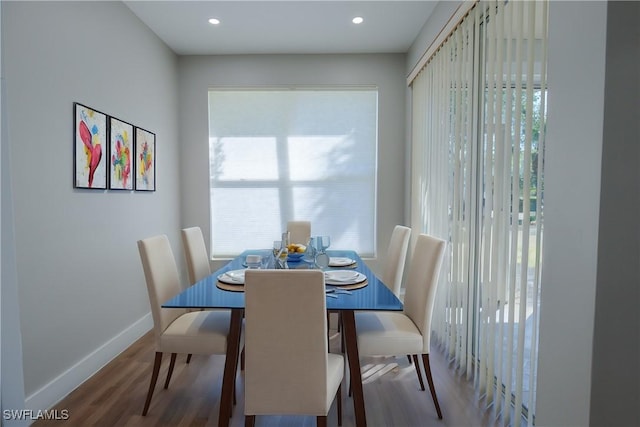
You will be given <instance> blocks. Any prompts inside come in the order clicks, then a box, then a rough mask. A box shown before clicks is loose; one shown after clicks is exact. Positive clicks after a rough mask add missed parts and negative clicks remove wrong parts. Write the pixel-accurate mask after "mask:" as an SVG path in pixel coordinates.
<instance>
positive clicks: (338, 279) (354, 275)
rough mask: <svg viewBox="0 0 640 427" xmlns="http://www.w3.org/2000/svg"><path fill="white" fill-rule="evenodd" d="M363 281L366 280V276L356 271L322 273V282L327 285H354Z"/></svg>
mask: <svg viewBox="0 0 640 427" xmlns="http://www.w3.org/2000/svg"><path fill="white" fill-rule="evenodd" d="M365 280H367V276H365V275H364V274H362V273H359V272H357V271H349V270H328V271H325V273H324V282H325V283H326V284H327V285H336V286H340V285H343V286H344V285H354V284H356V283H360V282H364V281H365Z"/></svg>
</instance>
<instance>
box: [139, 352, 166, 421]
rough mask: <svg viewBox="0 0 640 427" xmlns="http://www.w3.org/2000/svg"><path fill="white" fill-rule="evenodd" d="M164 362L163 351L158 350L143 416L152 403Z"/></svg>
mask: <svg viewBox="0 0 640 427" xmlns="http://www.w3.org/2000/svg"><path fill="white" fill-rule="evenodd" d="M161 362H162V353H161V352H159V351H156V358H155V360H154V362H153V373H152V374H151V382H150V383H149V391H148V392H147V400H146V401H145V402H144V409H143V410H142V416H143V417H144V416H145V415H147V412H148V411H149V405H150V404H151V396H153V389H154V388H155V387H156V381H157V380H158V373H159V372H160V363H161Z"/></svg>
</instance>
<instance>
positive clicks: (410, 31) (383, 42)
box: [124, 0, 437, 55]
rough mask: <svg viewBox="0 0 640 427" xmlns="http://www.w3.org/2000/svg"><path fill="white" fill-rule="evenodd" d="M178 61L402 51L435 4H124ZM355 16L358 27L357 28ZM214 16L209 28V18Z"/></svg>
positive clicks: (417, 0)
mask: <svg viewBox="0 0 640 427" xmlns="http://www.w3.org/2000/svg"><path fill="white" fill-rule="evenodd" d="M124 3H125V4H126V5H127V6H128V7H129V9H131V11H132V12H133V13H134V14H135V15H137V16H138V18H139V19H140V20H141V21H142V22H144V23H145V24H146V25H147V26H148V27H149V28H151V30H152V31H153V32H154V33H156V34H157V35H158V37H160V38H161V39H162V40H163V41H164V42H165V43H166V44H167V45H168V46H169V47H170V48H171V49H172V50H173V51H174V52H175V53H176V54H178V55H223V54H301V53H313V54H321V53H322V54H326V53H396V52H402V53H404V52H407V51H408V49H409V47H410V46H411V43H412V42H413V41H414V40H415V38H416V36H417V35H418V33H419V32H420V30H421V29H422V26H423V25H424V23H425V22H426V20H427V19H428V18H429V16H430V14H431V12H432V11H433V8H434V7H435V5H436V4H437V1H435V0H413V1H402V0H397V1H330V0H322V1H310V0H308V1H269V0H262V1H244V0H236V1H212V0H206V1H205V0H201V1H184V0H182V1H178V0H174V1H166V0H161V1H142V0H137V1H124ZM355 16H361V17H363V18H364V22H363V23H362V24H359V25H355V24H353V23H352V22H351V20H352V18H354V17H355ZM212 17H215V18H218V19H219V20H220V21H221V23H220V24H219V25H211V24H209V23H208V22H207V21H208V19H209V18H212Z"/></svg>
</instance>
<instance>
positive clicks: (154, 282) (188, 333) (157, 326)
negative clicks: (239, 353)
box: [138, 235, 230, 415]
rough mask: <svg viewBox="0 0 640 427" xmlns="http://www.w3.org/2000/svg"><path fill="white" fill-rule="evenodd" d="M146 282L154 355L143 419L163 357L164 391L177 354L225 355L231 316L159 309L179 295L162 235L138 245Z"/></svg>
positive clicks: (173, 263) (170, 254) (166, 241)
mask: <svg viewBox="0 0 640 427" xmlns="http://www.w3.org/2000/svg"><path fill="white" fill-rule="evenodd" d="M138 250H139V252H140V259H141V261H142V267H143V270H144V276H145V279H146V282H147V291H148V293H149V303H150V305H151V315H152V317H153V334H154V337H155V348H156V355H155V360H154V364H153V372H152V375H151V381H150V384H149V391H148V392H147V399H146V401H145V404H144V409H143V411H142V415H147V412H148V410H149V405H150V403H151V397H152V396H153V391H154V388H155V385H156V381H157V379H158V373H159V371H160V364H161V362H162V355H163V353H171V361H170V364H169V369H168V371H167V378H166V380H165V384H164V388H165V389H166V388H167V387H169V381H170V380H171V374H172V372H173V367H174V365H175V360H176V354H177V353H185V354H191V353H193V354H206V355H210V354H222V355H224V354H226V352H227V334H228V333H229V323H230V314H229V313H228V312H227V311H194V312H188V311H187V310H186V309H178V308H170V309H168V308H162V303H164V302H165V301H167V300H169V299H170V298H173V297H174V296H175V295H177V294H178V293H180V291H181V286H180V277H179V274H178V268H177V266H176V261H175V258H174V256H173V252H172V250H171V245H170V244H169V239H168V238H167V236H165V235H160V236H155V237H150V238H147V239H143V240H139V241H138Z"/></svg>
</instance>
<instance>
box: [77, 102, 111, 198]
mask: <svg viewBox="0 0 640 427" xmlns="http://www.w3.org/2000/svg"><path fill="white" fill-rule="evenodd" d="M74 110H75V121H74V134H75V144H74V145H75V148H74V156H75V159H74V163H75V177H74V187H76V188H91V189H101V190H104V189H106V188H107V166H106V164H107V162H106V158H107V156H106V152H104V153H103V151H104V150H105V149H106V145H105V144H106V142H107V116H106V114H103V113H101V112H99V111H96V110H94V109H92V108H89V107H86V106H84V105H82V104H79V103H77V102H76V103H74Z"/></svg>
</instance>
